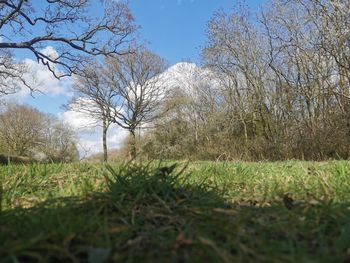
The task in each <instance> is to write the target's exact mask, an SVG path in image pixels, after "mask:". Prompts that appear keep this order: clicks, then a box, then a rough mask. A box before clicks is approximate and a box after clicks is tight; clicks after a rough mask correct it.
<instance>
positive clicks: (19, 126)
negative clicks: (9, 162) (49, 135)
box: [0, 105, 43, 156]
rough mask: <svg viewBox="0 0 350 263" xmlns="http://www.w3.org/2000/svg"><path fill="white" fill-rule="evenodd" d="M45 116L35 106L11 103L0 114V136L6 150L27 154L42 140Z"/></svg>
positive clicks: (14, 153)
mask: <svg viewBox="0 0 350 263" xmlns="http://www.w3.org/2000/svg"><path fill="white" fill-rule="evenodd" d="M42 127H43V118H42V116H41V115H40V114H39V111H37V110H36V109H34V108H30V107H26V106H21V105H10V106H8V108H7V109H6V111H5V112H4V113H2V114H1V115H0V138H1V143H2V145H3V147H4V148H5V149H6V152H7V153H9V154H12V155H20V156H22V155H25V154H27V153H28V150H29V149H30V148H33V147H36V146H37V144H38V141H39V140H40V135H41V132H40V131H41V129H42Z"/></svg>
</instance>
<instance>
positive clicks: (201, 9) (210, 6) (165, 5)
mask: <svg viewBox="0 0 350 263" xmlns="http://www.w3.org/2000/svg"><path fill="white" fill-rule="evenodd" d="M236 2H237V1H236V0H129V3H130V8H131V11H132V14H133V16H134V18H135V22H136V24H137V25H139V26H140V30H139V39H140V41H141V42H142V43H148V48H150V49H151V50H152V51H153V52H155V53H157V54H158V55H160V56H161V57H163V58H164V59H165V60H166V61H167V62H168V63H169V65H170V66H171V65H174V64H176V63H178V62H181V61H188V60H189V61H192V62H195V63H196V64H200V49H201V47H203V46H204V45H205V42H206V35H205V30H206V25H207V22H208V21H209V20H210V18H211V17H212V16H213V14H214V12H215V11H217V10H219V9H222V10H224V11H226V12H227V13H230V12H232V11H233V8H234V6H235V4H236ZM264 2H266V0H247V1H246V4H248V5H249V7H250V8H251V10H252V11H256V10H257V9H258V7H259V6H260V5H262V4H263V3H264ZM18 54H19V57H18V59H21V60H22V59H25V56H26V55H25V54H26V53H18ZM28 59H29V58H28ZM31 59H33V58H31ZM31 63H34V62H33V61H32V62H31ZM34 69H35V70H36V73H34V74H36V75H37V77H38V78H39V79H43V81H42V83H41V87H42V90H44V91H45V94H40V93H36V94H34V98H33V97H30V96H29V95H28V94H27V93H26V92H24V94H16V95H15V96H13V97H14V98H15V99H18V100H20V101H21V102H24V103H27V104H29V105H32V106H34V107H36V108H38V109H39V110H40V111H43V112H48V113H52V114H54V115H57V116H59V117H61V118H63V119H65V117H66V119H69V118H70V122H71V123H73V124H74V123H78V122H81V121H82V120H81V119H79V117H77V116H72V115H69V116H68V115H65V114H66V113H65V111H64V109H62V105H63V104H65V103H67V101H68V99H69V85H70V83H71V81H70V80H69V79H63V80H62V81H57V80H56V79H54V78H53V77H52V76H51V75H47V73H45V72H44V69H43V68H42V67H40V66H38V65H34ZM87 133H89V132H88V131H86V130H85V135H86V134H87ZM91 133H92V134H93V133H94V132H93V131H92V132H91ZM113 133H114V135H113V136H117V135H116V134H117V132H116V131H114V132H113ZM119 133H120V132H119ZM85 135H84V136H85ZM84 136H83V137H84ZM92 136H95V137H94V139H93V138H92V137H91V138H90V139H87V137H85V140H86V141H88V142H89V143H90V144H91V145H92V146H91V147H95V146H96V145H99V138H98V137H96V134H95V135H92ZM123 136H124V137H125V134H124V135H123ZM114 139H115V140H116V138H114ZM94 143H95V146H93V145H94ZM112 147H113V146H112ZM114 147H117V145H114Z"/></svg>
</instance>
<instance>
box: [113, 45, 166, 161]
mask: <svg viewBox="0 0 350 263" xmlns="http://www.w3.org/2000/svg"><path fill="white" fill-rule="evenodd" d="M165 68H166V64H165V61H164V60H163V59H162V58H160V57H159V56H158V55H156V54H154V53H152V52H150V51H147V50H144V49H140V50H138V51H137V52H135V53H131V54H127V55H124V56H120V57H114V58H111V59H109V58H108V59H107V60H106V77H107V81H108V85H109V86H110V88H111V89H112V90H113V91H114V97H113V101H112V103H111V104H110V106H111V108H112V109H113V111H112V112H111V113H112V114H111V120H112V122H114V123H116V124H118V125H119V126H120V127H122V128H124V129H127V130H128V131H129V132H130V135H131V145H130V156H131V158H135V157H136V134H135V132H136V129H137V128H138V127H140V126H141V125H144V124H147V123H150V122H152V121H153V120H154V119H155V118H157V116H158V115H159V114H160V106H161V100H162V99H164V97H165V87H164V82H165V81H164V79H162V76H161V73H162V72H163V71H164V70H165Z"/></svg>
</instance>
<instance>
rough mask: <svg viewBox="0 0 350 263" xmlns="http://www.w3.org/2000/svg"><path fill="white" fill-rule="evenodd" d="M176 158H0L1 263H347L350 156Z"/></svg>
mask: <svg viewBox="0 0 350 263" xmlns="http://www.w3.org/2000/svg"><path fill="white" fill-rule="evenodd" d="M172 164H173V163H148V164H143V165H138V164H133V165H121V164H119V165H117V164H111V166H105V165H93V164H87V163H74V164H46V165H45V164H40V165H39V164H32V165H26V166H25V165H17V166H16V165H9V166H1V167H0V176H1V177H0V179H1V189H0V190H1V193H0V198H1V202H0V203H1V208H0V209H1V210H0V244H1V246H0V261H1V262H89V263H90V262H91V263H100V262H327V263H328V262H350V162H346V161H331V162H322V163H314V162H299V161H288V162H275V163H269V162H266V163H265V162H262V163H244V162H217V163H215V162H193V163H185V162H178V163H177V166H176V168H175V170H174V171H171V165H172ZM161 167H170V168H168V169H167V168H161Z"/></svg>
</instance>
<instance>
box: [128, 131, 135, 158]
mask: <svg viewBox="0 0 350 263" xmlns="http://www.w3.org/2000/svg"><path fill="white" fill-rule="evenodd" d="M130 137H131V138H130V152H129V154H130V159H131V160H135V159H136V135H135V130H134V129H131V130H130Z"/></svg>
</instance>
